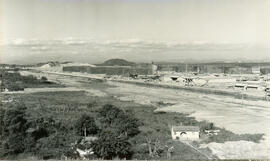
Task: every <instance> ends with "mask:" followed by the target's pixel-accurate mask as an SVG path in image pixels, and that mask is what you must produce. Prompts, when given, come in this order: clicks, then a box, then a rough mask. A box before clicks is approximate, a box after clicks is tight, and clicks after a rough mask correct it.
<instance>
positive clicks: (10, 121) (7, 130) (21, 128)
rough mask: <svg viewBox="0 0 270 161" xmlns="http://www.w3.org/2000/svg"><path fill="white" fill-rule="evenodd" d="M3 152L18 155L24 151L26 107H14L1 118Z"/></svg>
mask: <svg viewBox="0 0 270 161" xmlns="http://www.w3.org/2000/svg"><path fill="white" fill-rule="evenodd" d="M3 125H4V126H3V127H2V128H3V138H4V140H5V143H4V147H3V148H4V151H5V152H6V154H18V153H21V152H23V151H24V149H25V144H24V139H25V136H26V130H27V119H26V107H24V106H18V105H17V106H15V107H11V108H9V109H8V110H6V112H5V115H4V118H3Z"/></svg>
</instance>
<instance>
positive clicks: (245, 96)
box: [42, 71, 270, 101]
mask: <svg viewBox="0 0 270 161" xmlns="http://www.w3.org/2000/svg"><path fill="white" fill-rule="evenodd" d="M42 72H43V73H47V74H55V75H63V76H71V77H83V78H90V79H98V80H103V77H98V76H96V75H84V74H80V73H60V72H49V71H42ZM110 81H113V82H120V83H129V84H135V85H141V86H148V87H157V88H171V89H180V90H184V91H189V92H197V93H204V94H215V95H221V96H230V97H234V98H237V99H248V100H263V101H269V100H270V98H267V97H266V96H259V95H258V96H256V95H249V94H245V93H242V92H240V91H229V90H220V89H214V88H203V87H194V86H193V87H191V86H177V85H173V84H162V83H151V82H140V81H133V80H132V81H130V80H110Z"/></svg>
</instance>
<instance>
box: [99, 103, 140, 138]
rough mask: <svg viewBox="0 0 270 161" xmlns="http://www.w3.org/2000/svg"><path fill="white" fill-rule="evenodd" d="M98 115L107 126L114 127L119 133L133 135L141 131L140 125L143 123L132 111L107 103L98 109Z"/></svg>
mask: <svg viewBox="0 0 270 161" xmlns="http://www.w3.org/2000/svg"><path fill="white" fill-rule="evenodd" d="M98 116H99V118H100V121H101V123H103V126H104V127H105V128H108V127H110V128H113V129H114V131H118V133H119V134H125V135H126V136H128V137H133V136H135V135H137V134H138V133H139V132H140V131H139V126H140V125H141V123H140V122H139V120H138V119H137V118H135V117H134V114H133V113H132V112H131V111H127V112H124V111H123V110H121V109H119V108H117V107H115V106H113V105H110V104H107V105H104V106H103V107H102V108H101V109H100V110H99V111H98Z"/></svg>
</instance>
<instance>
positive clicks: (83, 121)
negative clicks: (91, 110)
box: [75, 114, 98, 136]
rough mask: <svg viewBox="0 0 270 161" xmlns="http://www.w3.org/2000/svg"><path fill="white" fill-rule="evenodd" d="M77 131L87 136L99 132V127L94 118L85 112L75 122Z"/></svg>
mask: <svg viewBox="0 0 270 161" xmlns="http://www.w3.org/2000/svg"><path fill="white" fill-rule="evenodd" d="M75 129H76V133H77V134H78V135H80V136H87V135H91V134H97V132H98V127H97V125H96V123H95V120H94V118H92V117H91V116H88V115H86V114H83V115H82V116H81V117H80V118H79V119H78V120H77V122H76V124H75Z"/></svg>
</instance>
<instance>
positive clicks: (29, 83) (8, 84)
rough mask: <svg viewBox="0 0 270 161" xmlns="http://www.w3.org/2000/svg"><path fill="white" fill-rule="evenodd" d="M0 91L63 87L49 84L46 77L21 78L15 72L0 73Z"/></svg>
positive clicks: (52, 83)
mask: <svg viewBox="0 0 270 161" xmlns="http://www.w3.org/2000/svg"><path fill="white" fill-rule="evenodd" d="M0 76H1V87H0V88H1V91H4V90H5V89H7V90H9V91H22V90H24V88H42V87H63V86H62V85H59V84H56V83H54V82H50V81H48V80H47V78H46V77H44V76H43V77H41V79H38V78H37V77H35V76H33V75H29V76H23V75H21V74H20V73H19V72H17V71H5V70H1V71H0Z"/></svg>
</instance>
